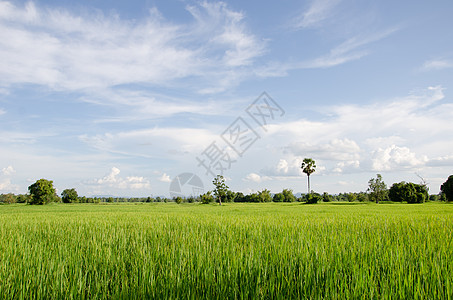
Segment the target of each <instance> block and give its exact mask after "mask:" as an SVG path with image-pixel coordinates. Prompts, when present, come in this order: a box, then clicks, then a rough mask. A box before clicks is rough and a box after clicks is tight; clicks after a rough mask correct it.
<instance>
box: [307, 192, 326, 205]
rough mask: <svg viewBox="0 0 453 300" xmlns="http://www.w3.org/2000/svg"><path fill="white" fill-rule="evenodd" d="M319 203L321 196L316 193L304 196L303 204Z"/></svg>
mask: <svg viewBox="0 0 453 300" xmlns="http://www.w3.org/2000/svg"><path fill="white" fill-rule="evenodd" d="M319 201H322V196H321V195H320V194H318V193H313V192H312V193H310V194H307V195H305V203H307V204H315V203H318V202H319Z"/></svg>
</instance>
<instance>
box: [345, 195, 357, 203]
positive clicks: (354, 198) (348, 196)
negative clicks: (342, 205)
mask: <svg viewBox="0 0 453 300" xmlns="http://www.w3.org/2000/svg"><path fill="white" fill-rule="evenodd" d="M346 198H347V199H348V202H354V201H356V200H357V195H356V194H355V193H348V194H347V195H346Z"/></svg>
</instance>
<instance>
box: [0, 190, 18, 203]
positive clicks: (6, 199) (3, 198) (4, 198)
mask: <svg viewBox="0 0 453 300" xmlns="http://www.w3.org/2000/svg"><path fill="white" fill-rule="evenodd" d="M0 202H3V203H7V204H13V203H16V202H17V197H16V195H14V194H13V193H9V194H1V195H0Z"/></svg>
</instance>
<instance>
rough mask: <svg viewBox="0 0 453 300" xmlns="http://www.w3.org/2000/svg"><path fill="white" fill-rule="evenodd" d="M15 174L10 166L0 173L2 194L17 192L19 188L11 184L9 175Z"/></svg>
mask: <svg viewBox="0 0 453 300" xmlns="http://www.w3.org/2000/svg"><path fill="white" fill-rule="evenodd" d="M14 173H16V170H14V168H13V167H12V166H8V167H5V168H3V169H2V170H1V172H0V191H3V192H17V191H19V186H18V185H16V184H13V183H12V182H11V178H9V177H10V176H11V175H13V174H14Z"/></svg>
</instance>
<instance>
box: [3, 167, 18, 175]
mask: <svg viewBox="0 0 453 300" xmlns="http://www.w3.org/2000/svg"><path fill="white" fill-rule="evenodd" d="M14 173H16V170H14V168H13V167H12V166H8V167H6V168H3V169H2V174H3V175H5V176H9V175H12V174H14Z"/></svg>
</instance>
